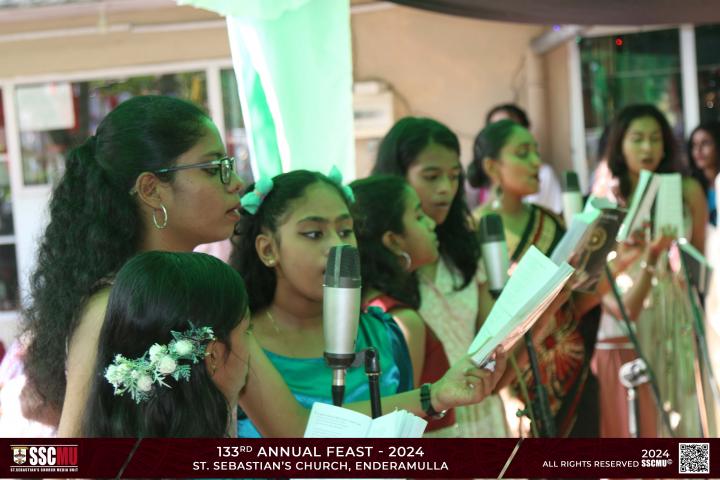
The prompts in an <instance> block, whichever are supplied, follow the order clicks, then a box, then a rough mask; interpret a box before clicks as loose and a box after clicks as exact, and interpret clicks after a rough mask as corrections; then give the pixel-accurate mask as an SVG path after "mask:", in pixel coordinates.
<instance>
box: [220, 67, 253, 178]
mask: <svg viewBox="0 0 720 480" xmlns="http://www.w3.org/2000/svg"><path fill="white" fill-rule="evenodd" d="M220 86H221V88H222V102H223V116H224V120H225V143H226V148H227V151H228V155H230V156H231V157H235V162H236V163H235V168H236V169H237V172H238V175H240V178H242V179H243V181H244V182H245V183H251V182H252V181H253V175H252V169H251V167H250V150H249V148H248V140H247V135H246V133H245V123H244V122H243V118H242V110H241V108H240V98H239V96H238V85H237V80H236V79H235V72H234V71H233V69H231V68H227V69H223V70H221V71H220Z"/></svg>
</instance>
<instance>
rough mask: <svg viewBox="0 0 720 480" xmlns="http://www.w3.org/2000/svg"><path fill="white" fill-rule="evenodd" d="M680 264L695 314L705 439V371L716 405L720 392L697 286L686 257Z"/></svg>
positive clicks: (700, 397)
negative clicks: (709, 350)
mask: <svg viewBox="0 0 720 480" xmlns="http://www.w3.org/2000/svg"><path fill="white" fill-rule="evenodd" d="M680 264H681V266H682V269H683V272H684V274H685V283H686V285H687V294H688V299H689V300H690V307H691V310H692V314H693V320H694V321H693V330H694V332H695V344H696V347H697V350H698V354H699V358H697V362H696V365H697V368H698V371H699V378H697V379H696V386H697V390H698V401H699V402H701V403H700V405H699V408H700V419H701V422H702V425H701V426H702V429H703V433H704V435H705V437H709V436H710V433H711V432H710V430H709V420H708V418H707V409H706V407H705V406H706V405H707V401H708V399H707V398H706V396H707V394H706V392H705V388H704V385H703V371H704V372H706V373H707V379H708V383H709V384H710V392H711V393H712V400H713V401H714V404H715V405H719V404H720V392H718V385H717V380H716V378H715V374H714V373H713V369H712V363H711V362H710V354H709V352H708V349H707V339H706V337H705V326H704V325H703V320H702V314H701V312H700V306H699V305H698V301H697V296H696V295H697V292H696V290H695V288H696V287H695V286H694V285H693V284H692V281H691V278H690V271H689V270H688V267H687V262H686V260H685V257H684V256H683V255H682V254H680Z"/></svg>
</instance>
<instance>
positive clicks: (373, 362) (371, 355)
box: [332, 347, 382, 418]
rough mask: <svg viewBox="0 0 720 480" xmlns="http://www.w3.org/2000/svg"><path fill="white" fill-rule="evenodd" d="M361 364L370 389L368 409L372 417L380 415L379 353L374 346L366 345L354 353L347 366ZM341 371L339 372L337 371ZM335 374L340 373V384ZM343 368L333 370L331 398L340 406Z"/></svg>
mask: <svg viewBox="0 0 720 480" xmlns="http://www.w3.org/2000/svg"><path fill="white" fill-rule="evenodd" d="M361 365H363V366H364V367H365V374H366V375H367V378H368V386H369V391H370V411H371V412H372V418H377V417H381V416H382V401H381V400H380V374H381V373H382V372H381V371H380V354H379V353H378V351H377V349H376V348H375V347H368V348H366V349H364V350H361V351H359V352H357V353H355V355H354V358H353V361H352V363H351V364H350V366H349V368H357V367H359V366H361ZM339 372H341V373H339ZM337 375H342V379H343V382H342V385H336V382H335V379H336V378H337ZM344 380H345V369H344V368H341V369H334V370H333V385H332V398H333V405H335V406H337V407H342V401H343V396H344V395H345V381H344Z"/></svg>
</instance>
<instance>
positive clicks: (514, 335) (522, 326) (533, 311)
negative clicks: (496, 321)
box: [473, 263, 574, 365]
mask: <svg viewBox="0 0 720 480" xmlns="http://www.w3.org/2000/svg"><path fill="white" fill-rule="evenodd" d="M573 271H574V270H573V268H572V267H571V266H570V265H568V264H567V263H563V264H561V265H560V268H558V270H557V272H556V273H555V275H553V278H552V279H550V280H549V281H548V282H547V283H546V284H545V285H544V287H543V288H542V289H541V290H539V291H538V292H537V293H536V294H535V295H534V296H533V297H532V298H531V299H529V300H528V301H527V302H526V303H525V305H523V306H522V307H521V308H520V309H519V310H518V311H517V313H516V314H515V317H516V318H517V319H519V320H520V321H519V322H508V326H507V327H506V328H505V329H503V331H502V332H501V333H500V334H499V335H498V338H501V340H500V342H498V345H502V346H503V347H504V348H505V350H506V351H509V350H510V348H512V346H513V345H515V343H516V342H517V341H518V340H520V337H522V336H523V335H525V333H526V332H527V331H528V330H530V328H532V326H533V324H534V323H535V322H536V321H537V320H538V319H539V318H540V316H541V315H542V314H543V313H544V312H545V310H547V308H548V307H549V306H550V304H551V303H552V301H553V300H555V297H557V296H558V294H560V291H561V290H562V287H563V286H564V285H565V283H567V281H568V279H569V278H570V276H571V275H572V273H573ZM513 324H514V325H516V326H515V327H514V328H510V327H511V326H512V325H513ZM495 348H496V347H493V348H492V349H491V350H488V351H482V350H481V351H479V352H478V354H477V355H474V356H473V360H474V361H475V362H476V363H477V364H479V365H481V364H483V363H484V362H485V361H486V360H487V357H488V356H489V355H490V354H492V350H494V349H495Z"/></svg>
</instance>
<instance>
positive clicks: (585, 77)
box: [580, 29, 720, 158]
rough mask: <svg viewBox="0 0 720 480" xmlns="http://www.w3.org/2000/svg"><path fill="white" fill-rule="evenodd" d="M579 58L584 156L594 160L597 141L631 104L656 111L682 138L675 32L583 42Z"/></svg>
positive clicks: (676, 37) (678, 54)
mask: <svg viewBox="0 0 720 480" xmlns="http://www.w3.org/2000/svg"><path fill="white" fill-rule="evenodd" d="M580 56H581V69H582V87H583V109H584V112H585V128H586V145H587V148H588V158H596V157H597V151H596V150H597V142H598V140H599V137H600V135H601V134H602V131H603V129H604V128H605V126H606V125H608V124H609V123H610V122H611V121H612V119H613V117H614V115H615V114H616V113H617V112H618V111H619V110H620V109H622V108H623V107H625V106H626V105H630V104H634V103H651V104H653V105H655V106H656V107H658V108H659V109H660V111H662V112H663V113H664V114H665V116H666V117H667V119H668V121H669V122H670V125H671V126H672V127H673V130H674V131H675V134H676V137H677V138H678V140H679V141H680V139H682V138H683V134H684V130H685V125H684V123H683V111H682V97H681V92H682V84H681V79H680V42H679V37H678V30H677V29H672V30H657V31H651V32H642V33H633V34H623V35H614V36H609V37H594V38H583V39H581V41H580ZM718 58H720V57H718Z"/></svg>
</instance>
